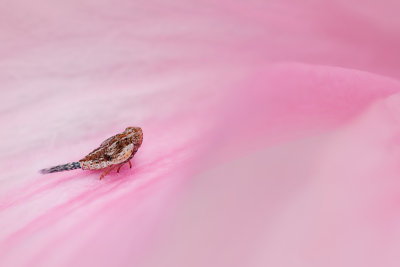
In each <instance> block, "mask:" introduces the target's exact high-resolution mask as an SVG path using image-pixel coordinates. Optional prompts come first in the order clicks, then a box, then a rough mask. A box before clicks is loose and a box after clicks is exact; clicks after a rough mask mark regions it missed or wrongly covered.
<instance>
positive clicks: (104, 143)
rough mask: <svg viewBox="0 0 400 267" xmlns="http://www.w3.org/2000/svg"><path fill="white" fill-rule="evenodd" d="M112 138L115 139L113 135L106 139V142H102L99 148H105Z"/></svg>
mask: <svg viewBox="0 0 400 267" xmlns="http://www.w3.org/2000/svg"><path fill="white" fill-rule="evenodd" d="M113 138H115V135H113V136H111V137H110V138H107V139H106V140H104V141H103V143H101V144H100V146H101V147H103V146H107V145H108V144H109V143H110V141H111V140H112V139H113Z"/></svg>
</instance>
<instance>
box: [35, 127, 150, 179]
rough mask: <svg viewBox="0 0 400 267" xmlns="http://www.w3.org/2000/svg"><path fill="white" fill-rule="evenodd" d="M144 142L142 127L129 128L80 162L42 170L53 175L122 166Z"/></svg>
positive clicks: (105, 142)
mask: <svg viewBox="0 0 400 267" xmlns="http://www.w3.org/2000/svg"><path fill="white" fill-rule="evenodd" d="M142 142H143V132H142V129H141V128H140V127H128V128H126V129H125V131H124V132H122V133H120V134H117V135H114V136H112V137H110V138H108V139H107V140H105V141H104V142H103V143H101V145H100V146H99V147H98V148H96V149H95V150H93V151H92V152H90V153H89V154H88V155H87V156H85V157H84V158H83V159H81V160H79V162H72V163H68V164H64V165H59V166H55V167H52V168H49V169H43V170H41V173H52V172H59V171H67V170H73V169H78V168H82V169H83V170H99V169H105V168H107V167H110V168H111V169H112V168H114V167H115V166H116V165H119V168H118V172H119V169H120V168H121V166H122V165H123V164H125V163H127V162H129V166H131V163H130V159H131V158H132V157H133V156H134V155H135V153H136V152H137V151H138V149H139V147H140V146H141V144H142ZM111 169H109V170H107V171H105V172H104V173H103V174H102V176H101V177H100V179H102V178H103V177H104V176H105V175H107V174H108V173H109V172H110V171H111Z"/></svg>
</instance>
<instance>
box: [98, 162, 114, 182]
mask: <svg viewBox="0 0 400 267" xmlns="http://www.w3.org/2000/svg"><path fill="white" fill-rule="evenodd" d="M115 167H116V165H113V166H111V167H110V168H109V169H108V170H106V171H105V172H103V173H102V174H101V176H100V180H101V179H103V178H104V176H106V175H107V174H109V173H110V172H111V171H112V170H113V169H114V168H115Z"/></svg>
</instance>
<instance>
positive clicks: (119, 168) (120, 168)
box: [117, 162, 125, 173]
mask: <svg viewBox="0 0 400 267" xmlns="http://www.w3.org/2000/svg"><path fill="white" fill-rule="evenodd" d="M124 164H125V162H124V163H122V164H120V165H119V167H118V169H117V173H119V169H121V167H122V165H124Z"/></svg>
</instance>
